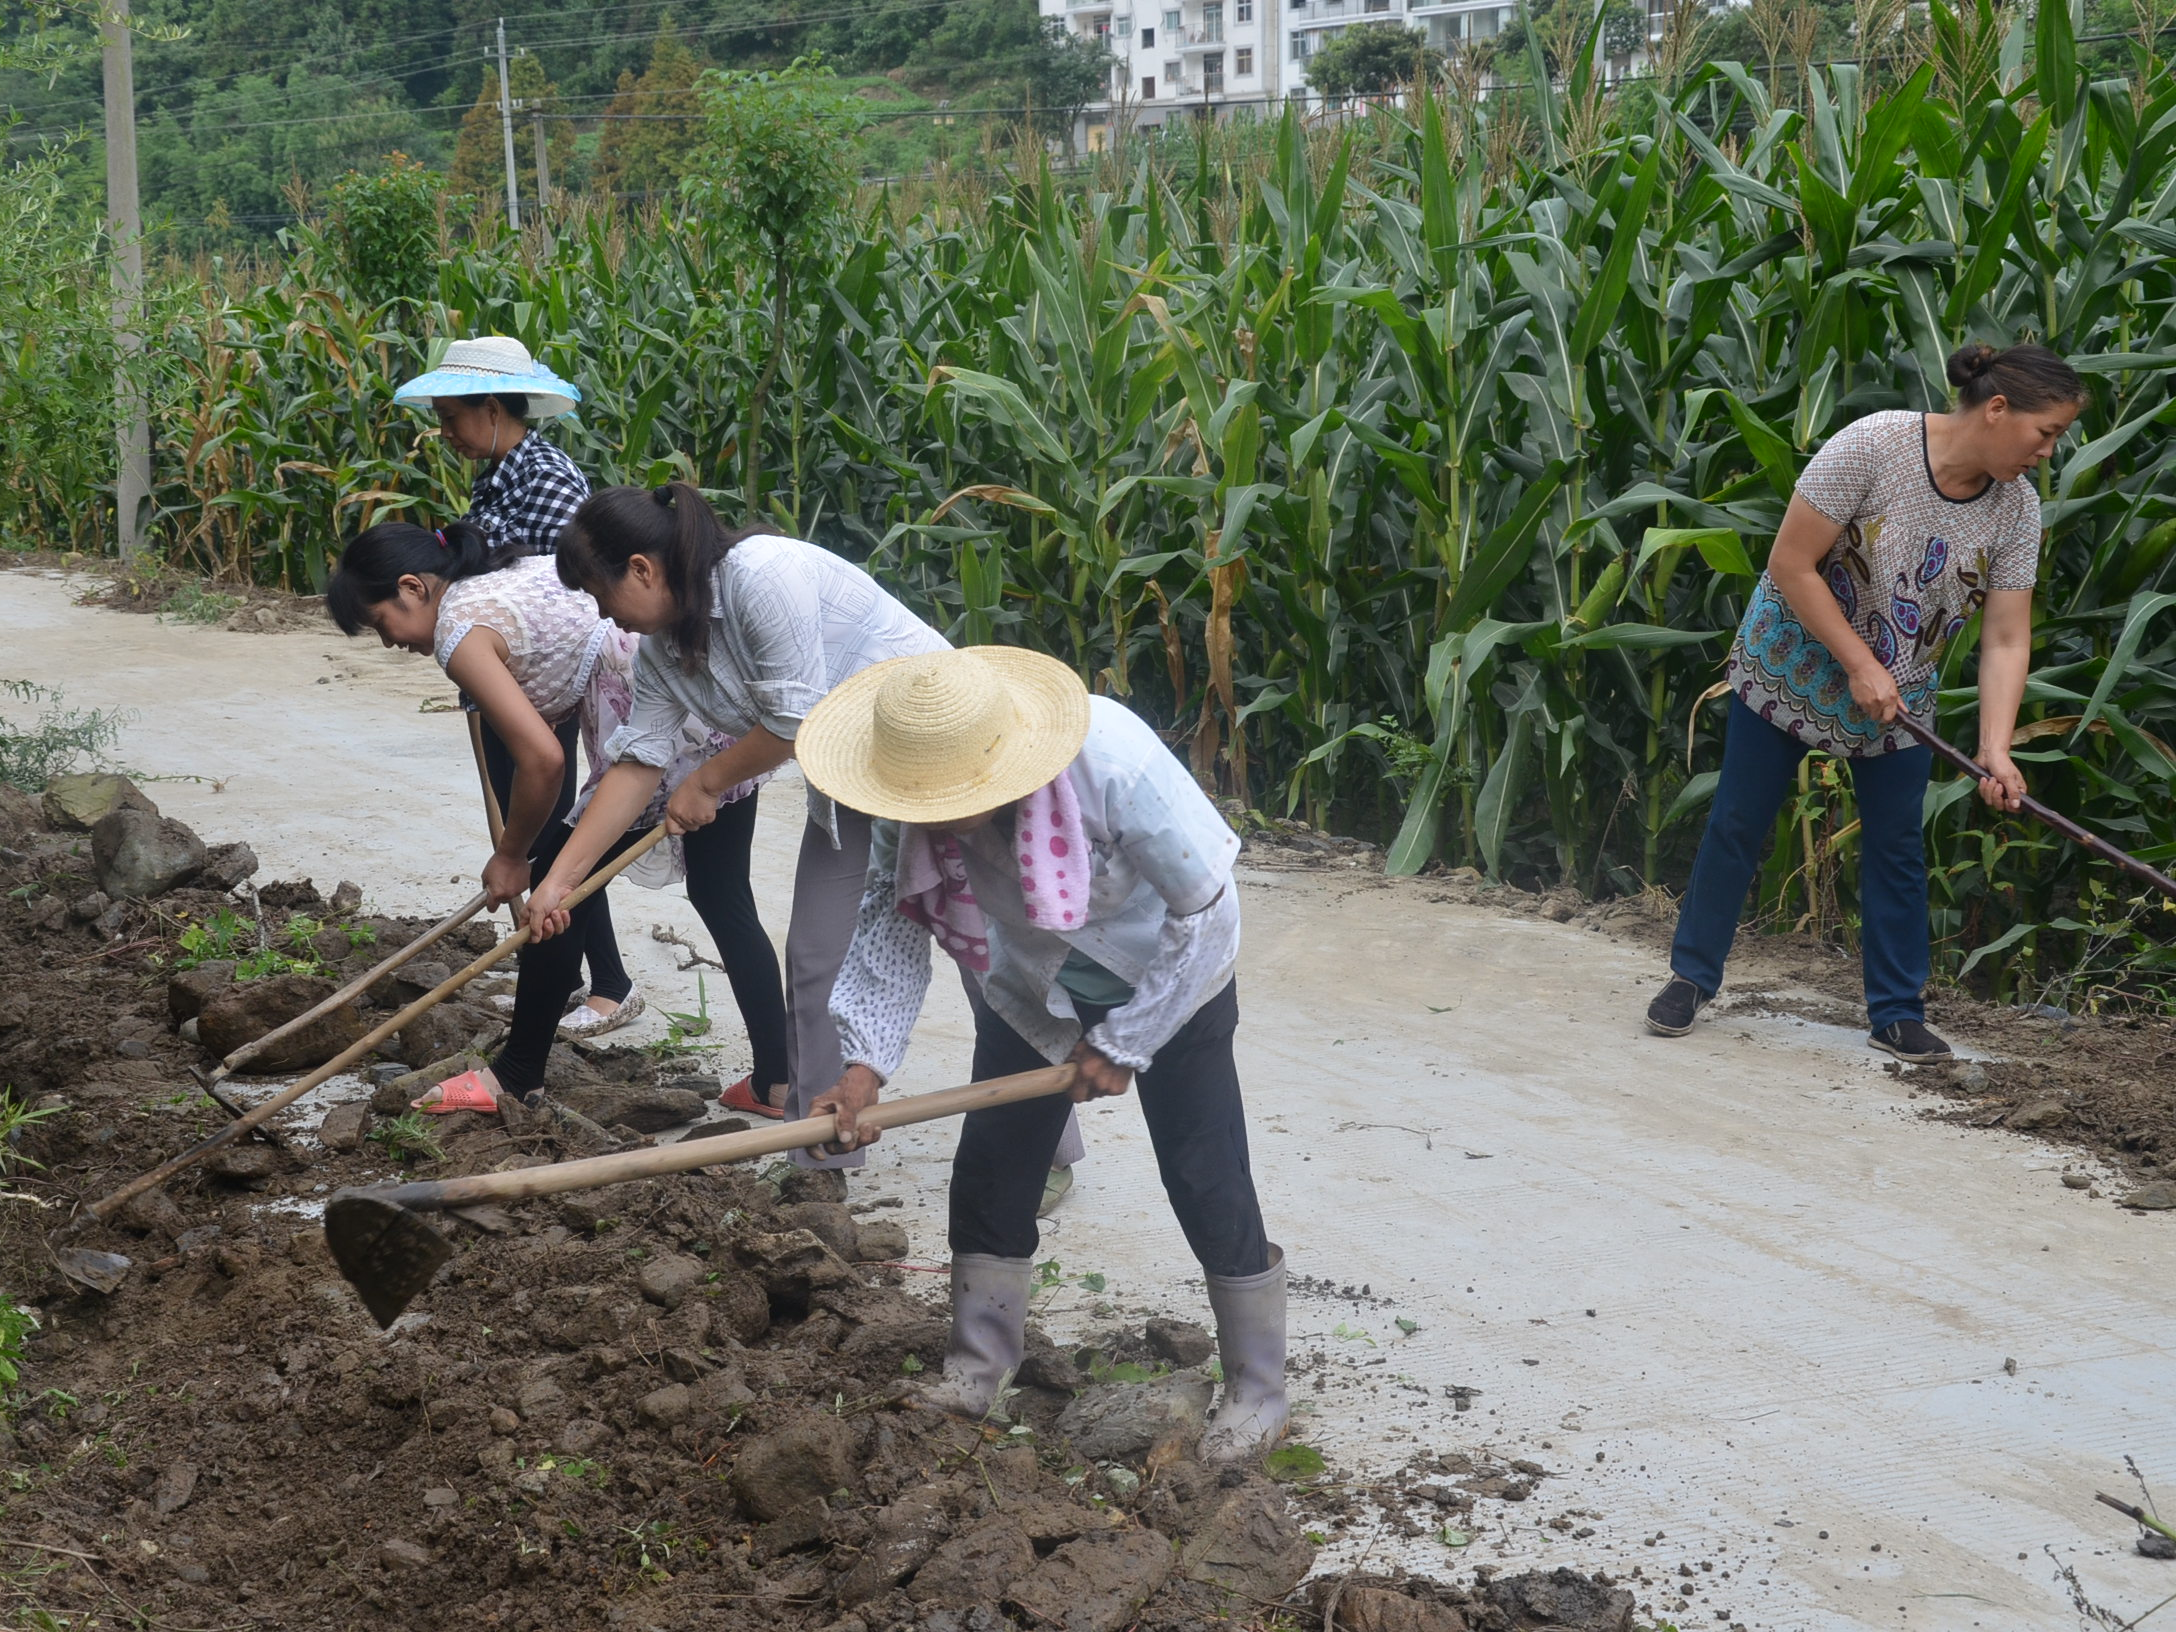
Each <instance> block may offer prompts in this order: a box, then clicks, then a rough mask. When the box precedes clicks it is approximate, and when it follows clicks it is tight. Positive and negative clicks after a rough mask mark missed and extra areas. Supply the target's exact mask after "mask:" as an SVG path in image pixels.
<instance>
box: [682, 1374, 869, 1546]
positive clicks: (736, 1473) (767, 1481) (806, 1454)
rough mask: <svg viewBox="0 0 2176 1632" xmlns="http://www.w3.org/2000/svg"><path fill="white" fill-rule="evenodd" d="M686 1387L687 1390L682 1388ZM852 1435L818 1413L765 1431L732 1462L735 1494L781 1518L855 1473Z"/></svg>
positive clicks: (756, 1511) (756, 1514)
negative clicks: (765, 1432)
mask: <svg viewBox="0 0 2176 1632" xmlns="http://www.w3.org/2000/svg"><path fill="white" fill-rule="evenodd" d="M683 1392H685V1390H683ZM852 1449H853V1434H852V1433H851V1432H850V1431H849V1430H848V1428H847V1426H846V1424H845V1423H844V1422H842V1421H840V1420H839V1419H838V1418H837V1417H828V1416H817V1417H811V1418H808V1419H806V1420H804V1421H802V1422H798V1423H795V1424H794V1425H792V1426H791V1427H788V1428H783V1429H780V1430H779V1431H778V1432H776V1433H772V1434H765V1435H763V1436H762V1437H760V1438H758V1439H755V1440H751V1441H750V1442H749V1443H748V1444H747V1445H745V1446H743V1447H742V1448H741V1453H740V1455H739V1457H738V1458H736V1459H735V1461H734V1463H733V1494H734V1496H736V1497H737V1498H738V1499H739V1501H740V1505H741V1507H742V1509H743V1510H744V1511H746V1512H747V1513H748V1514H749V1516H750V1517H752V1518H756V1519H781V1518H784V1517H785V1516H786V1515H787V1514H788V1513H790V1512H792V1511H793V1510H794V1509H795V1508H797V1507H799V1506H800V1505H801V1504H802V1503H803V1502H807V1501H820V1500H822V1499H823V1498H825V1497H827V1496H829V1495H830V1494H831V1493H832V1492H833V1491H835V1490H838V1489H839V1488H840V1487H841V1486H843V1485H845V1484H846V1482H847V1481H848V1479H849V1478H851V1477H852V1474H853V1465H852V1463H851V1462H850V1461H849V1460H848V1457H849V1454H850V1453H851V1451H852Z"/></svg>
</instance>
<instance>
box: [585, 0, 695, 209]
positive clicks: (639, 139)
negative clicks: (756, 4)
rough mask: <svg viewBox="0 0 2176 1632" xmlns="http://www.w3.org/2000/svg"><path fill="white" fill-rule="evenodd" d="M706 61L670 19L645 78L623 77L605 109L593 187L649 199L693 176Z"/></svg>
mask: <svg viewBox="0 0 2176 1632" xmlns="http://www.w3.org/2000/svg"><path fill="white" fill-rule="evenodd" d="M708 66H709V63H708V60H707V59H706V58H704V57H702V56H700V55H698V54H697V53H696V52H695V51H694V50H693V49H692V48H690V47H689V45H688V44H687V42H686V41H684V40H682V39H681V38H680V34H679V31H678V30H677V29H675V28H674V27H673V24H672V19H671V18H670V17H669V16H668V17H667V18H666V19H665V21H664V22H662V23H661V24H659V25H658V30H657V37H656V38H655V39H654V40H652V41H651V42H650V66H649V67H648V68H647V69H645V70H644V71H643V73H642V77H641V78H639V79H638V78H636V77H635V75H634V74H633V73H632V72H631V71H628V70H624V69H623V70H622V71H621V73H620V82H619V94H618V95H617V96H616V97H614V98H613V100H612V105H611V106H610V107H609V108H608V109H606V110H605V119H604V134H603V135H602V136H601V137H600V138H599V139H598V142H597V163H596V168H595V169H594V170H593V171H592V172H591V174H590V186H591V188H592V189H593V190H594V191H596V192H599V193H602V194H604V195H605V196H606V197H608V198H611V197H645V196H647V195H649V194H652V193H666V192H671V191H674V190H675V189H677V188H678V187H679V186H680V185H681V184H682V183H683V182H684V181H686V180H687V179H688V177H690V176H691V175H693V174H694V173H695V169H696V162H697V161H696V145H697V144H696V143H695V142H693V141H691V140H690V139H689V137H690V134H691V132H692V131H693V130H694V129H695V128H696V121H697V118H698V117H699V115H700V114H701V111H702V100H701V98H700V97H698V96H697V94H696V90H695V85H696V81H698V80H699V79H701V78H702V77H703V74H704V71H705V70H706V69H707V68H708Z"/></svg>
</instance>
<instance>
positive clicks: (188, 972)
mask: <svg viewBox="0 0 2176 1632" xmlns="http://www.w3.org/2000/svg"><path fill="white" fill-rule="evenodd" d="M233 984H234V960H233V959H232V958H215V959H214V960H213V961H211V962H210V963H200V964H198V965H197V966H196V967H195V968H194V969H183V970H180V971H178V972H176V973H175V974H172V975H169V976H168V977H167V980H166V1012H167V1014H168V1015H170V1016H171V1017H172V1018H173V1021H174V1024H176V1025H177V1026H178V1025H180V1024H181V1023H182V1022H183V1021H184V1020H194V1019H195V1018H196V1017H197V1016H198V1015H200V1014H202V1013H203V1012H204V1005H205V1004H207V1003H209V1002H210V1001H211V1000H212V999H213V998H215V997H217V996H218V995H219V994H220V993H221V992H223V991H225V990H226V989H227V988H228V987H229V986H231V985H233Z"/></svg>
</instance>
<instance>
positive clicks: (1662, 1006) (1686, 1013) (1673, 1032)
mask: <svg viewBox="0 0 2176 1632" xmlns="http://www.w3.org/2000/svg"><path fill="white" fill-rule="evenodd" d="M1711 996H1712V994H1710V993H1708V992H1703V991H1702V990H1701V989H1700V988H1699V987H1697V986H1695V985H1694V984H1693V983H1692V982H1691V981H1689V980H1687V979H1686V978H1685V977H1684V976H1683V975H1672V976H1671V977H1670V983H1669V985H1667V986H1665V987H1663V988H1662V990H1661V991H1659V992H1657V993H1656V994H1655V1000H1654V1002H1652V1003H1650V1004H1648V1005H1647V1029H1648V1030H1649V1031H1651V1032H1653V1033H1654V1034H1655V1035H1656V1036H1657V1037H1682V1036H1684V1035H1685V1033H1686V1032H1688V1031H1690V1030H1692V1023H1693V1022H1694V1021H1695V1020H1697V1019H1699V1018H1700V1011H1701V1010H1702V1009H1704V1008H1706V1007H1707V1006H1708V1003H1709V1001H1710V1000H1711Z"/></svg>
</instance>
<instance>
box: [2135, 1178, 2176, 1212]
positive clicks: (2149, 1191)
mask: <svg viewBox="0 0 2176 1632" xmlns="http://www.w3.org/2000/svg"><path fill="white" fill-rule="evenodd" d="M2123 1205H2124V1206H2126V1207H2133V1208H2136V1209H2137V1210H2138V1211H2140V1212H2142V1213H2162V1212H2167V1211H2168V1210H2169V1209H2170V1208H2176V1183H2171V1182H2170V1181H2169V1180H2167V1179H2155V1180H2154V1181H2153V1183H2151V1184H2142V1185H2140V1186H2139V1187H2138V1188H2137V1189H2136V1190H2133V1191H2132V1192H2131V1193H2130V1194H2129V1195H2127V1196H2125V1197H2124V1198H2123Z"/></svg>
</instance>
